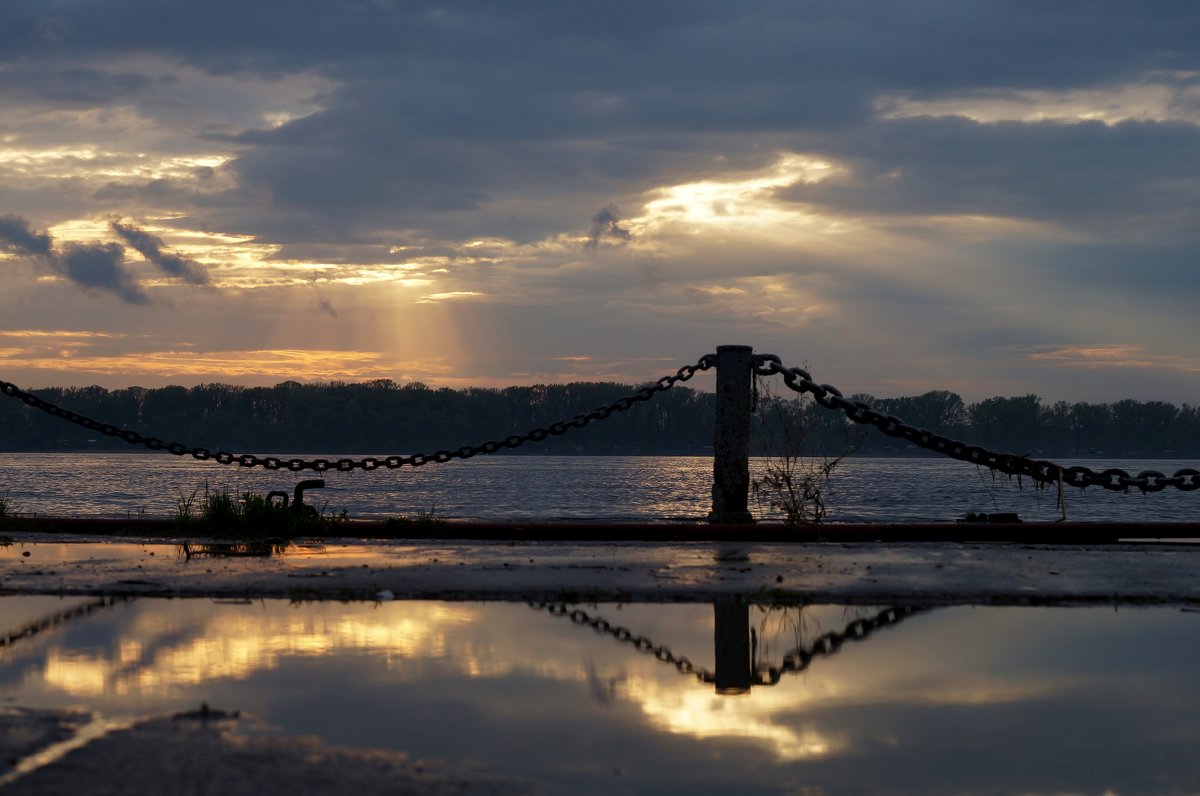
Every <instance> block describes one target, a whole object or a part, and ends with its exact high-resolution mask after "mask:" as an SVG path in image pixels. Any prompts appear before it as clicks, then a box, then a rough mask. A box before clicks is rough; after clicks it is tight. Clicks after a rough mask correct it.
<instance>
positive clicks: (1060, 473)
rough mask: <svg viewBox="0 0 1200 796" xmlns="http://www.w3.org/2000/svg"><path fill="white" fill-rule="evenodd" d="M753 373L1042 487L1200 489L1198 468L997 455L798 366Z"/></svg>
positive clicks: (765, 358) (763, 359) (774, 361)
mask: <svg viewBox="0 0 1200 796" xmlns="http://www.w3.org/2000/svg"><path fill="white" fill-rule="evenodd" d="M754 372H755V373H756V374H757V375H759V376H774V375H780V376H783V380H784V382H785V383H786V384H787V386H788V387H789V388H791V389H792V390H795V391H796V392H798V393H801V394H803V393H808V394H810V395H812V397H813V399H814V400H816V402H817V403H819V404H820V405H821V406H823V407H825V408H826V409H837V410H840V411H841V412H844V413H845V415H846V417H848V418H850V420H852V421H854V422H855V423H860V424H863V425H870V426H875V427H876V428H878V429H879V430H880V431H881V432H883V433H884V434H887V435H888V436H889V437H896V438H898V439H903V440H907V441H908V442H910V443H912V444H913V445H916V446H917V447H918V448H924V449H925V450H930V451H934V452H935V453H940V454H942V455H944V456H949V457H950V458H952V459H958V460H959V461H964V462H970V463H972V464H977V465H980V466H982V467H987V468H989V469H991V470H998V471H1000V472H1002V473H1007V474H1009V475H1015V476H1018V477H1021V476H1028V477H1029V478H1032V479H1033V480H1034V481H1036V482H1039V483H1042V484H1057V483H1062V484H1063V485H1065V486H1074V487H1079V488H1081V489H1082V488H1084V487H1088V486H1100V487H1104V488H1105V489H1108V490H1111V491H1113V492H1124V491H1128V490H1129V489H1139V490H1141V491H1142V492H1161V491H1162V490H1164V489H1166V488H1167V487H1169V486H1173V487H1175V488H1176V489H1178V490H1180V491H1182V492H1192V491H1195V490H1197V489H1200V470H1194V469H1191V468H1185V469H1182V470H1176V471H1175V474H1174V475H1170V476H1168V475H1167V474H1165V473H1162V472H1159V471H1158V470H1143V471H1142V472H1140V473H1138V474H1137V475H1130V474H1129V473H1128V472H1126V471H1125V470H1121V469H1119V468H1115V467H1114V468H1110V469H1107V470H1103V471H1101V472H1096V471H1095V470H1093V469H1091V468H1090V467H1082V466H1079V465H1076V466H1073V467H1063V466H1062V465H1059V464H1055V463H1054V462H1050V461H1046V460H1044V459H1033V458H1030V457H1029V456H1028V455H1026V456H1018V455H1016V454H1013V453H997V452H995V451H991V450H988V449H987V448H983V447H981V446H979V445H970V444H967V443H965V442H960V441H958V440H955V439H951V438H949V437H945V436H942V435H941V434H937V433H935V432H933V431H929V430H928V429H924V428H918V427H917V426H912V425H909V424H908V423H905V422H904V421H903V420H901V419H900V418H898V417H895V416H893V415H887V414H884V413H882V412H879V411H877V410H875V409H872V408H871V406H870V404H867V403H864V402H863V401H851V400H850V399H848V398H845V397H843V396H842V392H841V390H839V389H838V388H836V387H833V386H831V385H829V384H817V383H816V382H814V381H813V380H812V376H810V375H809V374H808V372H807V371H805V370H803V369H802V368H789V367H785V366H784V364H783V363H782V362H781V361H780V359H779V357H777V356H775V355H774V354H757V355H755V357H754Z"/></svg>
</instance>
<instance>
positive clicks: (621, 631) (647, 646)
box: [529, 602, 716, 683]
mask: <svg viewBox="0 0 1200 796" xmlns="http://www.w3.org/2000/svg"><path fill="white" fill-rule="evenodd" d="M529 606H530V607H531V608H536V609H540V610H543V611H546V612H548V613H549V614H550V615H551V616H565V617H567V618H568V619H570V620H571V621H572V622H573V623H574V624H576V625H579V626H580V627H585V626H586V627H590V628H591V629H592V630H595V631H596V632H597V633H607V634H608V635H610V636H612V637H613V638H615V639H616V640H617V641H620V642H622V643H624V644H629V645H630V646H632V647H633V648H634V649H636V650H637V651H638V652H643V653H645V654H647V655H653V656H654V657H655V659H657V660H660V661H662V662H663V663H669V664H671V665H672V666H674V667H675V670H676V671H678V672H679V673H680V674H686V675H694V676H695V677H696V679H697V680H699V681H700V682H702V683H712V682H715V678H716V675H714V674H713V673H712V672H710V671H708V670H707V669H704V668H702V667H699V666H696V665H695V664H694V663H692V662H691V660H689V659H688V658H687V656H685V655H676V654H675V653H673V652H671V648H670V647H668V646H666V645H665V644H657V645H656V644H655V643H654V642H653V641H651V640H650V639H648V638H646V637H645V636H635V635H634V634H633V632H632V631H630V630H629V629H628V628H625V627H621V626H620V625H614V624H612V623H611V622H609V621H608V620H607V619H604V618H603V617H599V616H592V615H590V614H589V613H588V612H587V611H584V610H582V609H579V608H571V607H570V606H569V605H567V604H566V603H537V602H531V603H529Z"/></svg>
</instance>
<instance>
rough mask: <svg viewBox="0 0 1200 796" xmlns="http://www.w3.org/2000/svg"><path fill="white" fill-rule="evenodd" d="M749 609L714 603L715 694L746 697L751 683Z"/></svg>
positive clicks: (737, 603)
mask: <svg viewBox="0 0 1200 796" xmlns="http://www.w3.org/2000/svg"><path fill="white" fill-rule="evenodd" d="M751 632H752V631H751V630H750V606H749V605H747V604H745V603H742V602H740V601H736V600H732V599H728V600H717V601H716V602H714V603H713V650H714V655H715V658H716V661H717V671H716V672H715V673H714V675H713V682H714V684H715V685H716V687H717V693H718V694H729V695H732V694H748V693H749V692H750V686H751V685H752V684H753V679H754V678H753V675H754V662H753V660H752V659H751V653H750V646H751V645H750V634H751Z"/></svg>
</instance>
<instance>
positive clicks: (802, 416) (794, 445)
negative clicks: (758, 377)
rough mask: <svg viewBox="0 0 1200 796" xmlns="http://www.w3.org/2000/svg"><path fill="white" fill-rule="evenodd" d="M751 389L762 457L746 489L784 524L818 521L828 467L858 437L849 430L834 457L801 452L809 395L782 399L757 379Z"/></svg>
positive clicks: (823, 511)
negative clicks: (756, 399) (760, 466)
mask: <svg viewBox="0 0 1200 796" xmlns="http://www.w3.org/2000/svg"><path fill="white" fill-rule="evenodd" d="M755 392H756V394H757V395H758V417H759V424H760V426H759V431H760V435H761V439H762V445H763V447H764V457H763V464H762V470H761V472H760V473H759V474H758V475H757V476H756V477H754V478H752V479H751V481H750V494H751V496H752V497H753V499H754V500H755V501H756V502H757V503H758V505H759V509H760V510H762V511H765V512H767V513H768V514H774V515H775V516H778V517H780V518H781V519H782V520H783V522H784V524H785V525H818V524H820V523H821V522H823V521H824V520H825V517H826V515H827V514H828V505H827V503H826V501H827V500H828V498H829V495H830V493H831V491H832V481H831V476H832V475H833V471H834V470H835V469H836V468H837V466H838V464H840V463H841V461H842V460H843V459H844V458H846V457H847V456H849V455H850V454H851V453H853V452H854V450H855V448H857V446H858V443H859V442H860V441H861V439H862V437H861V435H859V436H858V437H857V438H852V437H851V436H849V435H848V436H847V438H846V442H845V447H844V449H843V450H842V452H841V453H840V454H838V455H837V456H834V457H829V456H825V457H820V458H817V457H813V456H805V455H803V453H802V444H803V442H804V438H805V435H806V433H807V431H808V426H807V423H808V421H809V418H810V416H811V415H812V409H813V401H812V398H811V397H810V396H807V395H804V396H798V397H796V398H790V399H788V398H781V397H779V396H777V395H773V394H772V393H771V390H770V388H769V387H768V386H767V385H765V384H763V383H761V382H760V383H757V384H756V387H755Z"/></svg>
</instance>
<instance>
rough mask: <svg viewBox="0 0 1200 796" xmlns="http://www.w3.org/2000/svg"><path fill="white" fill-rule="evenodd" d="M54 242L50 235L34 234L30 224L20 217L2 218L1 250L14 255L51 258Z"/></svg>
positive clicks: (0, 226)
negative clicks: (51, 248) (51, 247)
mask: <svg viewBox="0 0 1200 796" xmlns="http://www.w3.org/2000/svg"><path fill="white" fill-rule="evenodd" d="M52 244H53V240H52V239H51V237H50V236H49V235H46V234H45V233H40V232H34V231H33V230H31V229H30V228H29V222H28V221H26V220H25V219H23V218H20V217H19V216H14V215H3V216H0V250H2V251H7V252H11V253H12V254H23V255H29V256H35V257H49V256H50V246H51V245H52Z"/></svg>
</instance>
